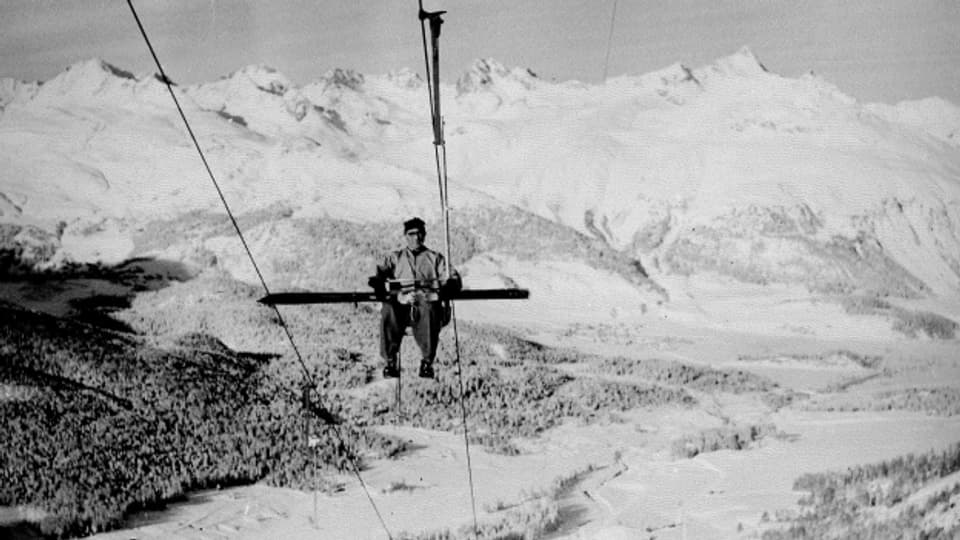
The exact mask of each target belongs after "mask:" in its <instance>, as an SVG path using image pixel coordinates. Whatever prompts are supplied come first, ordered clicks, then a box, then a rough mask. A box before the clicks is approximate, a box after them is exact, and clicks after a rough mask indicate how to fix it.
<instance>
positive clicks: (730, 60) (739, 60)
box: [699, 45, 769, 77]
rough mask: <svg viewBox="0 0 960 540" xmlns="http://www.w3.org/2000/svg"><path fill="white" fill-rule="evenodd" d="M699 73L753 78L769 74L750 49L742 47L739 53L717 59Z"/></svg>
mask: <svg viewBox="0 0 960 540" xmlns="http://www.w3.org/2000/svg"><path fill="white" fill-rule="evenodd" d="M699 71H703V72H705V73H711V74H717V75H727V76H736V77H754V76H757V75H763V74H766V73H769V71H768V70H767V68H766V66H764V65H763V63H762V62H760V59H759V58H757V56H756V55H755V54H753V51H752V50H751V49H750V47H747V46H746V45H744V46H743V47H741V48H740V50H739V51H737V52H735V53H733V54H731V55H730V56H725V57H723V58H720V59H718V60H717V61H715V62H714V63H713V64H710V65H709V66H706V67H704V68H702V69H701V70H699Z"/></svg>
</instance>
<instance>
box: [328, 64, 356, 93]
mask: <svg viewBox="0 0 960 540" xmlns="http://www.w3.org/2000/svg"><path fill="white" fill-rule="evenodd" d="M320 79H321V81H322V82H323V83H324V88H329V87H331V86H332V87H334V88H349V89H350V90H353V91H355V92H359V91H360V90H361V89H362V88H363V83H364V81H365V79H364V76H363V74H362V73H359V72H357V71H354V70H352V69H343V68H334V69H331V70H330V71H328V72H326V73H324V74H323V76H322V77H321V78H320Z"/></svg>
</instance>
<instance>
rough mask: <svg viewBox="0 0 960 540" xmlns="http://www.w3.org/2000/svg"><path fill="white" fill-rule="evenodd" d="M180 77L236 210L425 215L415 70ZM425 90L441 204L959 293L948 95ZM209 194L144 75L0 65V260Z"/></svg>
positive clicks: (682, 253)
mask: <svg viewBox="0 0 960 540" xmlns="http://www.w3.org/2000/svg"><path fill="white" fill-rule="evenodd" d="M172 76H174V77H175V74H174V75H172ZM174 91H175V92H177V94H178V97H179V98H180V99H181V102H182V103H183V104H184V107H185V113H186V114H187V116H188V117H189V119H190V120H191V123H192V125H193V130H194V132H195V133H196V135H197V137H198V139H199V140H200V143H201V145H202V146H203V148H204V150H205V152H206V153H207V157H208V160H209V162H210V165H211V167H212V169H213V171H214V173H215V174H216V176H217V178H218V180H219V181H220V184H221V187H222V188H223V189H224V195H225V197H226V199H227V200H228V201H229V203H230V204H231V206H232V207H233V209H234V210H235V211H236V212H237V213H239V214H245V213H252V212H256V211H258V210H262V209H264V208H271V207H277V205H280V206H282V207H284V208H285V209H286V210H285V212H284V213H283V214H282V215H283V218H303V219H315V218H323V219H339V220H346V221H350V222H355V223H378V224H382V223H384V222H390V223H396V222H399V220H401V219H403V218H405V217H408V216H410V215H413V214H419V215H423V216H424V217H427V218H428V219H436V218H437V216H438V214H439V205H438V202H437V201H438V194H437V187H436V173H435V170H434V153H433V150H432V149H431V146H432V132H431V129H430V121H429V118H428V114H429V113H428V110H429V108H428V96H427V92H426V89H425V85H424V82H423V81H422V79H421V78H420V77H419V76H418V75H416V74H415V73H413V72H411V71H408V70H402V71H397V72H394V73H391V74H388V75H377V76H371V75H362V74H359V73H355V72H352V71H348V70H340V69H337V70H333V71H330V72H328V73H326V74H325V75H323V76H322V77H320V78H319V80H317V81H316V82H313V83H310V84H306V85H303V86H297V85H296V84H294V83H293V82H291V81H290V80H289V79H288V78H286V77H285V76H284V75H283V74H281V73H278V72H276V71H274V70H272V69H270V68H268V67H265V66H249V67H246V68H243V69H241V70H239V71H237V72H235V73H232V74H230V75H228V76H226V77H224V78H223V79H221V80H219V81H215V82H210V83H205V84H199V85H194V86H177V87H175V90H174ZM441 93H442V95H443V102H442V109H443V111H444V115H445V125H446V134H447V145H448V161H449V171H450V175H451V178H450V182H451V195H450V197H451V203H452V205H453V207H454V214H453V220H454V222H457V219H458V217H457V216H458V213H466V212H467V211H468V210H470V209H476V208H508V209H510V210H511V211H522V212H528V213H532V214H535V215H537V216H539V217H541V218H545V219H548V220H551V221H553V222H555V223H558V224H560V225H563V226H565V227H568V228H570V229H573V230H575V231H578V232H579V233H582V234H583V235H586V236H589V237H593V238H595V239H598V240H600V241H602V242H604V243H606V244H607V245H608V246H610V247H611V248H613V249H615V250H619V251H621V252H623V253H624V254H625V255H626V256H628V257H631V258H636V259H638V260H639V261H640V262H641V263H642V264H643V266H644V267H646V268H647V269H648V270H649V271H650V272H653V273H658V274H663V275H667V274H672V275H678V274H679V275H686V274H697V273H711V274H721V275H725V276H729V277H731V278H735V279H737V280H741V281H745V282H751V283H760V284H765V283H788V284H797V285H803V286H806V287H807V288H809V289H810V290H812V291H816V292H854V291H861V292H869V293H875V294H880V295H891V296H895V297H903V298H916V297H928V296H935V297H938V298H947V299H952V298H958V299H960V108H958V107H957V106H956V105H954V104H951V103H949V102H946V101H944V100H941V99H937V98H930V99H925V100H920V101H915V102H903V103H899V104H896V105H884V104H864V103H860V102H858V101H857V100H856V99H854V98H852V97H850V96H847V95H845V94H844V93H843V92H842V91H841V90H840V89H838V88H836V87H834V86H833V85H831V84H830V83H828V82H826V81H824V80H822V79H820V78H818V77H817V76H816V75H813V74H808V75H805V76H802V77H799V78H787V77H783V76H779V75H776V74H773V73H770V72H768V71H767V70H766V69H765V68H764V66H763V65H762V64H761V63H760V61H759V60H758V59H757V58H756V57H755V56H754V55H753V54H752V53H751V52H750V51H749V50H748V49H742V50H741V51H739V52H737V53H735V54H733V55H731V56H729V57H726V58H722V59H719V60H717V61H716V62H715V63H713V64H711V65H708V66H704V67H700V68H695V69H691V68H689V67H687V66H683V65H680V64H676V65H673V66H669V67H666V68H664V69H662V70H660V71H657V72H653V73H648V74H644V75H639V76H622V77H617V78H614V79H610V80H608V81H606V82H605V83H604V84H600V85H588V84H583V83H579V82H576V81H570V82H562V83H554V82H549V81H545V80H541V79H539V78H538V77H537V76H536V75H535V74H534V73H533V72H531V71H529V70H526V69H520V68H516V69H508V68H506V67H504V66H502V65H500V64H498V63H497V62H496V61H494V60H490V59H487V60H479V61H477V62H475V63H474V65H472V66H471V67H470V68H469V70H468V71H466V72H465V73H463V74H462V75H461V76H460V77H459V78H458V79H457V80H456V82H455V84H449V85H444V86H443V87H442V89H441ZM220 204H221V203H220V200H219V198H218V196H217V194H216V191H215V190H214V189H213V188H212V186H211V185H210V182H209V180H208V178H207V177H206V173H205V171H204V169H203V166H202V163H201V162H200V160H199V157H198V156H197V154H196V152H195V150H194V149H193V147H192V145H191V143H190V140H189V138H188V137H187V134H186V131H185V129H184V127H183V125H182V123H181V121H180V119H179V117H178V115H177V112H176V110H175V109H174V108H173V104H172V101H171V99H170V96H169V95H168V91H167V89H166V87H165V85H164V84H163V83H161V82H160V81H159V80H158V79H157V78H156V77H154V76H152V75H149V74H145V75H134V74H131V73H128V72H126V71H124V70H123V69H121V68H118V67H114V66H111V65H109V64H107V63H105V62H103V61H100V60H89V61H86V62H82V63H78V64H75V65H73V66H70V67H69V68H67V69H66V70H65V71H64V72H62V73H61V74H60V75H58V76H56V77H54V78H53V79H51V80H49V81H45V82H43V83H42V84H40V83H23V82H19V81H14V80H11V79H0V223H2V227H3V231H4V234H3V235H0V239H2V241H3V248H4V249H5V250H6V251H7V254H8V255H7V258H8V259H9V258H11V257H13V258H17V259H19V260H23V261H26V262H28V263H31V264H33V263H36V264H40V265H49V264H56V263H58V262H63V261H69V260H74V261H92V260H102V261H104V262H117V261H120V260H123V259H124V258H126V257H129V256H132V255H142V254H149V253H143V252H142V249H140V248H139V247H138V245H137V242H136V241H135V240H134V238H135V237H136V236H137V234H138V232H140V233H142V231H143V230H144V227H145V226H146V224H147V223H149V222H153V221H157V220H171V219H175V218H177V217H178V216H183V215H186V214H187V213H189V212H192V211H201V210H209V211H219V212H222V210H220ZM277 219H281V218H277ZM507 226H508V225H507V224H504V227H507ZM271 230H283V229H282V227H281V228H279V229H276V228H274V229H271ZM524 233H525V232H524V230H522V229H518V230H516V231H512V234H516V235H523V234H524ZM263 235H267V236H269V233H268V232H266V230H264V231H261V237H262V238H266V237H264V236H263ZM276 240H277V241H278V242H282V239H280V238H277V239H276ZM185 241H186V240H185ZM264 242H267V243H269V241H268V240H264ZM307 247H309V246H307ZM171 253H175V250H174V251H169V250H168V251H167V252H165V256H172V255H171Z"/></svg>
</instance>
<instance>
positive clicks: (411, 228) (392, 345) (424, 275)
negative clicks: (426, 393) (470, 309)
mask: <svg viewBox="0 0 960 540" xmlns="http://www.w3.org/2000/svg"><path fill="white" fill-rule="evenodd" d="M403 234H404V237H405V238H406V244H407V245H406V247H404V248H401V249H398V250H394V251H391V252H389V253H387V254H386V255H385V256H384V257H383V259H382V260H381V261H380V262H379V263H378V264H377V273H376V275H374V276H373V277H371V278H370V280H369V281H368V283H369V284H370V286H371V287H373V289H374V291H376V292H377V294H378V295H382V296H385V297H386V300H385V301H384V302H383V304H382V308H381V310H380V355H381V356H382V357H383V359H384V361H385V362H386V366H385V367H384V368H383V376H384V377H393V378H395V377H399V376H400V362H399V355H400V343H401V341H402V340H403V335H404V332H405V330H406V328H407V326H409V327H411V329H412V330H413V338H414V340H415V341H416V342H417V346H418V347H419V348H420V352H421V353H422V358H421V360H420V372H419V373H420V377H423V378H427V379H432V378H433V377H434V371H433V362H434V359H435V358H436V355H437V343H438V342H439V340H440V328H442V327H443V326H446V324H447V323H449V322H450V310H449V301H448V300H446V298H445V297H446V296H447V295H448V294H449V293H453V292H457V291H459V290H460V289H461V287H462V286H463V285H462V281H461V279H460V275H459V274H457V272H456V270H453V269H452V268H451V269H449V275H448V267H447V263H446V261H445V260H444V257H443V255H442V254H440V253H438V252H436V251H434V250H432V249H430V248H428V247H426V246H425V245H424V243H423V241H424V238H426V236H427V231H426V227H425V224H424V222H423V220H422V219H420V218H418V217H415V218H412V219H409V220H407V221H405V222H404V223H403Z"/></svg>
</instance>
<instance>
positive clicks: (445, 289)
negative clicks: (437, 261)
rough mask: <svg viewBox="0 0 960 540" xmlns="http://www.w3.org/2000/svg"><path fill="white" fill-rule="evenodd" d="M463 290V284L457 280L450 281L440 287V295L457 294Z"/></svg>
mask: <svg viewBox="0 0 960 540" xmlns="http://www.w3.org/2000/svg"><path fill="white" fill-rule="evenodd" d="M462 288H463V284H462V283H460V280H459V279H457V278H452V279H448V280H446V281H444V282H443V284H442V285H440V294H442V295H444V296H446V295H449V294H451V293H455V292H457V291H459V290H460V289H462Z"/></svg>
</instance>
